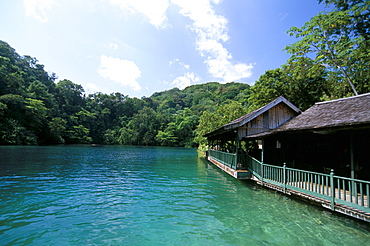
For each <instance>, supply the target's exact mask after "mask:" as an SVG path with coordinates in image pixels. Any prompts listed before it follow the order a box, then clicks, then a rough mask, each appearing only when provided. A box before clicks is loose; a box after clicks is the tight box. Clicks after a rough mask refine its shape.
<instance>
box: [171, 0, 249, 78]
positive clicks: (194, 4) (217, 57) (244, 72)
mask: <svg viewBox="0 0 370 246" xmlns="http://www.w3.org/2000/svg"><path fill="white" fill-rule="evenodd" d="M171 1H172V3H174V4H176V5H178V6H179V7H180V9H181V10H180V13H181V14H182V15H184V16H187V17H189V18H190V19H191V20H192V21H193V24H192V25H191V26H190V28H191V29H192V30H193V31H194V32H196V33H197V40H196V47H197V50H198V51H199V53H200V55H201V56H203V57H206V60H205V63H206V64H207V66H208V72H209V73H210V74H211V75H212V76H213V77H215V78H219V79H221V80H223V81H221V82H231V81H237V80H239V79H241V78H248V77H250V76H251V75H252V72H251V70H252V68H253V65H251V64H245V63H233V62H232V55H231V54H230V52H229V51H228V50H227V49H226V48H225V47H224V45H223V43H224V42H226V41H228V40H229V35H228V33H227V19H226V18H225V17H223V16H221V15H217V14H216V13H215V11H214V9H213V7H212V3H214V4H218V3H220V2H221V1H220V0H186V1H183V0H171Z"/></svg>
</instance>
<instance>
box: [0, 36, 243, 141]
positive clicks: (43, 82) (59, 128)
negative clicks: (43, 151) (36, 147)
mask: <svg viewBox="0 0 370 246" xmlns="http://www.w3.org/2000/svg"><path fill="white" fill-rule="evenodd" d="M55 81H56V75H55V74H48V73H47V72H46V71H45V70H44V66H43V65H41V64H39V63H38V61H37V59H36V58H32V57H30V56H21V55H19V54H17V53H16V51H15V49H13V48H12V47H11V46H10V45H9V44H7V43H6V42H3V41H0V144H3V145H4V144H14V145H19V144H80V143H98V144H123V145H166V146H187V147H195V146H197V143H195V142H194V138H195V134H196V132H195V129H196V127H197V125H198V124H199V118H200V117H201V115H202V114H203V112H204V111H207V112H214V111H217V108H218V107H219V106H220V105H224V104H229V103H235V102H238V103H239V105H244V106H247V104H248V97H249V95H250V86H249V85H246V84H242V83H228V84H219V83H215V82H211V83H206V84H201V85H193V86H189V87H187V88H185V89H184V90H179V89H177V88H174V89H171V90H169V91H163V92H157V93H154V94H153V95H152V96H151V97H148V98H141V99H138V98H130V97H128V96H125V95H123V94H121V93H118V92H117V93H112V94H110V95H107V94H103V93H95V94H90V95H86V94H85V91H84V89H83V88H82V86H80V85H78V84H75V83H74V82H72V81H70V80H61V81H59V82H57V83H56V82H55Z"/></svg>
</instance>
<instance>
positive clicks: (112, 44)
mask: <svg viewBox="0 0 370 246" xmlns="http://www.w3.org/2000/svg"><path fill="white" fill-rule="evenodd" d="M108 46H109V48H111V49H114V50H116V49H118V44H115V43H109V44H108Z"/></svg>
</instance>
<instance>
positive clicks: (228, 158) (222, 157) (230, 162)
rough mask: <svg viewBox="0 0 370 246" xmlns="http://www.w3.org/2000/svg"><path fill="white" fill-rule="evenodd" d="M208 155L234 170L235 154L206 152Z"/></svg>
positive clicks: (214, 151)
mask: <svg viewBox="0 0 370 246" xmlns="http://www.w3.org/2000/svg"><path fill="white" fill-rule="evenodd" d="M208 155H209V156H210V157H212V158H213V159H215V160H216V161H218V162H220V163H222V164H224V165H226V166H228V167H231V168H233V169H236V158H237V157H236V154H232V153H227V152H223V151H218V150H208Z"/></svg>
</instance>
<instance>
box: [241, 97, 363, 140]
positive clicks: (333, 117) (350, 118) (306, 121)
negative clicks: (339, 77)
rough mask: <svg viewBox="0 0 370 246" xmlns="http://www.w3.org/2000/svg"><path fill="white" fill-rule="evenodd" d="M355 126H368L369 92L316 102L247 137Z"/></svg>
mask: <svg viewBox="0 0 370 246" xmlns="http://www.w3.org/2000/svg"><path fill="white" fill-rule="evenodd" d="M356 126H357V127H359V126H369V127H370V93H367V94H362V95H359V96H353V97H347V98H341V99H337V100H332V101H326V102H318V103H316V104H315V105H313V106H312V107H311V108H309V109H307V110H306V111H305V112H303V113H302V114H300V115H298V116H297V117H296V118H294V119H292V120H291V121H289V122H287V123H286V124H284V125H282V126H280V127H279V128H277V129H274V130H271V131H268V132H264V133H260V134H255V135H253V136H249V137H248V138H258V137H263V136H267V135H270V134H275V133H279V132H293V131H306V130H312V131H319V130H322V131H324V130H325V129H333V128H337V129H339V128H348V127H356Z"/></svg>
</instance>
